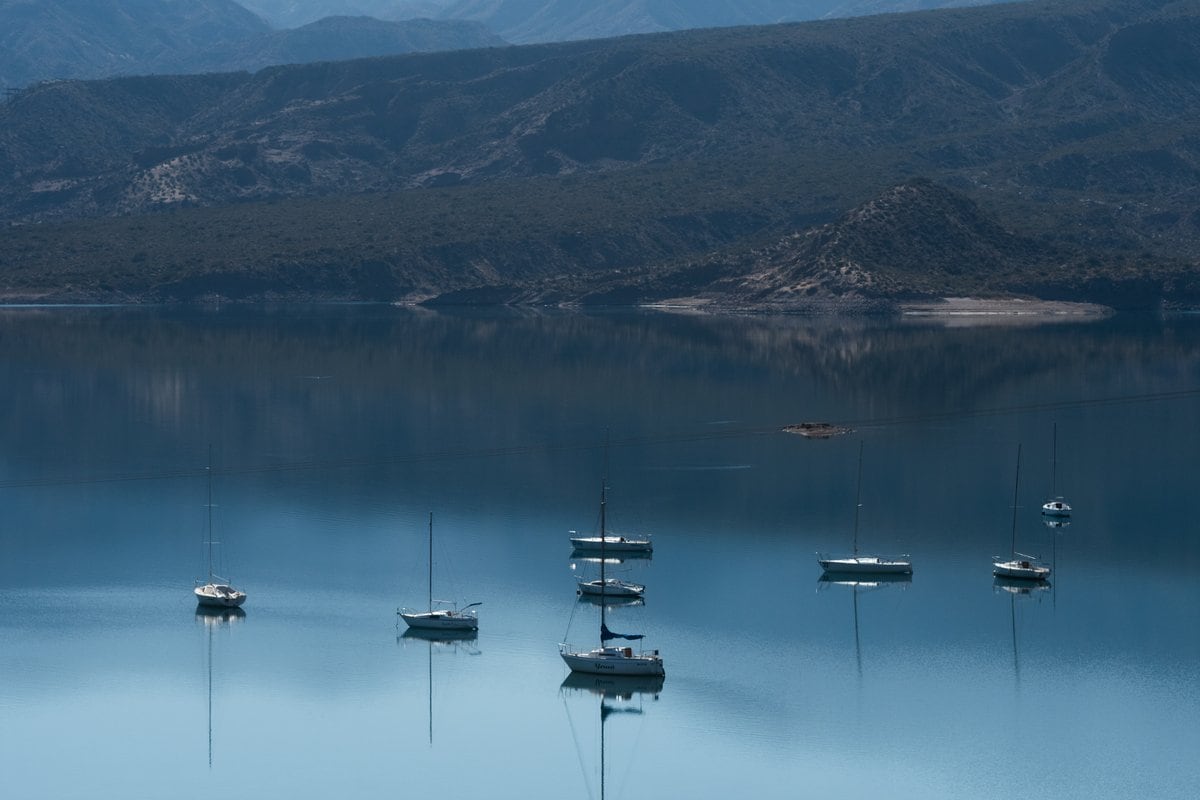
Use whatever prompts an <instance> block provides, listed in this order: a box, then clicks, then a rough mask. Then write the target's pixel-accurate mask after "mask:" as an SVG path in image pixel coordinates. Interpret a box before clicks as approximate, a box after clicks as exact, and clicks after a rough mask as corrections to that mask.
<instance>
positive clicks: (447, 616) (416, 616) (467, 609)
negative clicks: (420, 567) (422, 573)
mask: <svg viewBox="0 0 1200 800" xmlns="http://www.w3.org/2000/svg"><path fill="white" fill-rule="evenodd" d="M428 589H429V598H428V600H429V603H428V607H427V609H426V610H425V611H416V610H413V609H410V608H401V609H398V610H397V611H396V613H397V614H398V615H399V616H400V618H401V619H403V620H404V622H405V624H407V625H408V626H409V627H410V628H432V629H442V630H460V631H461V630H475V629H477V628H478V627H479V617H478V615H477V614H476V612H475V610H474V609H475V607H476V606H480V605H483V604H482V603H470V604H468V605H466V606H464V607H463V608H462V609H459V608H458V607H457V606H455V605H453V604H451V603H449V602H448V601H445V600H437V601H435V600H434V599H433V512H432V511H431V512H429V580H428ZM435 604H436V605H440V606H443V607H442V608H435ZM447 606H448V607H447Z"/></svg>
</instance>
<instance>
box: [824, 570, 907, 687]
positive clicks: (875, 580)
mask: <svg viewBox="0 0 1200 800" xmlns="http://www.w3.org/2000/svg"><path fill="white" fill-rule="evenodd" d="M911 584H912V574H903V573H879V574H876V573H871V574H860V575H856V574H851V573H847V572H839V573H828V572H826V573H823V574H822V575H821V577H819V578H817V591H818V592H819V591H822V590H824V589H827V588H828V587H830V586H847V587H849V588H850V594H851V597H852V598H853V604H854V661H855V663H856V664H857V666H858V677H859V679H861V678H862V641H861V638H860V636H859V631H858V593H859V592H868V591H874V590H876V589H884V588H887V587H889V586H895V587H898V588H900V589H901V590H904V589H907V588H908V587H909V585H911Z"/></svg>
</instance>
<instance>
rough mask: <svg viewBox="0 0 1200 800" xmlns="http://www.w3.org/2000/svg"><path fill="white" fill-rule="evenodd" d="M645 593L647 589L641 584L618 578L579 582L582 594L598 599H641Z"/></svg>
mask: <svg viewBox="0 0 1200 800" xmlns="http://www.w3.org/2000/svg"><path fill="white" fill-rule="evenodd" d="M645 591H646V587H645V586H643V585H642V584H640V583H631V582H630V581H623V580H620V579H618V578H608V579H606V580H603V581H602V580H594V581H582V580H581V581H579V592H580V594H589V595H596V596H598V597H641V596H642V594H643V593H644V592H645Z"/></svg>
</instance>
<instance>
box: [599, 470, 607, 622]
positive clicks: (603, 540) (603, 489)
mask: <svg viewBox="0 0 1200 800" xmlns="http://www.w3.org/2000/svg"><path fill="white" fill-rule="evenodd" d="M607 507H608V476H607V475H605V476H604V477H603V478H601V480H600V630H601V631H603V630H604V625H605V622H606V619H605V613H604V611H605V608H604V605H605V599H604V594H605V590H606V589H607V588H608V584H607V582H606V580H607V572H606V570H605V561H607V557H606V553H605V545H607V544H608V540H607V536H606V534H605V519H604V515H605V513H606V511H607ZM601 644H603V642H601Z"/></svg>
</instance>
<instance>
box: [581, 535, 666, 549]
mask: <svg viewBox="0 0 1200 800" xmlns="http://www.w3.org/2000/svg"><path fill="white" fill-rule="evenodd" d="M571 545H572V546H573V547H575V549H576V550H604V551H606V552H610V553H649V552H651V551H652V550H654V543H653V542H651V541H650V540H649V539H627V538H626V537H624V536H604V537H600V536H572V537H571Z"/></svg>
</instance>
